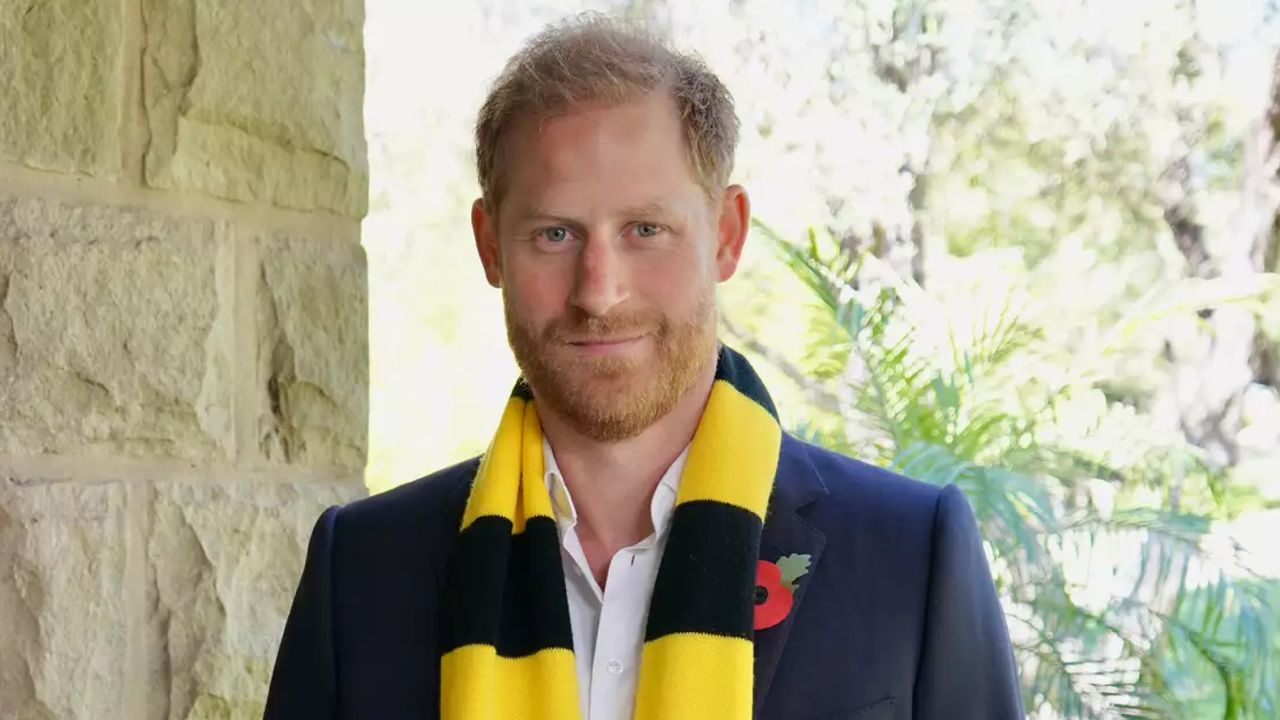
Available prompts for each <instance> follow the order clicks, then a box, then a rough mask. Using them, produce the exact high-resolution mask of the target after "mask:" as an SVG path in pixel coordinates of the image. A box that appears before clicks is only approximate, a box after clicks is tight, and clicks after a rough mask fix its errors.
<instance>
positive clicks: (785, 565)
mask: <svg viewBox="0 0 1280 720" xmlns="http://www.w3.org/2000/svg"><path fill="white" fill-rule="evenodd" d="M809 560H810V556H808V555H783V556H782V557H780V558H778V562H777V563H775V564H776V565H777V566H778V569H779V570H781V571H782V584H783V585H786V586H787V587H788V588H789V589H790V590H791V592H795V591H796V586H797V585H798V584H799V583H800V578H802V577H804V576H805V574H806V573H808V572H809Z"/></svg>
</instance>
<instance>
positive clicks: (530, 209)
mask: <svg viewBox="0 0 1280 720" xmlns="http://www.w3.org/2000/svg"><path fill="white" fill-rule="evenodd" d="M619 214H620V215H621V216H623V217H626V218H632V219H634V218H644V217H657V218H661V219H667V220H682V219H684V214H683V213H681V212H679V211H678V210H676V209H675V208H673V207H672V206H670V205H668V204H667V203H664V202H661V201H658V200H655V201H651V202H646V203H641V204H639V205H632V206H630V207H625V208H623V209H622V210H621V211H619ZM515 219H516V222H520V223H526V222H531V221H535V220H550V221H552V222H556V223H559V224H561V225H565V226H569V227H581V226H582V222H581V221H580V220H576V219H574V218H571V217H569V216H567V215H563V214H561V213H558V212H556V211H555V210H554V209H552V208H548V207H544V206H541V205H530V206H527V207H525V208H523V209H522V210H521V211H520V213H519V214H518V215H517V216H516V218H515Z"/></svg>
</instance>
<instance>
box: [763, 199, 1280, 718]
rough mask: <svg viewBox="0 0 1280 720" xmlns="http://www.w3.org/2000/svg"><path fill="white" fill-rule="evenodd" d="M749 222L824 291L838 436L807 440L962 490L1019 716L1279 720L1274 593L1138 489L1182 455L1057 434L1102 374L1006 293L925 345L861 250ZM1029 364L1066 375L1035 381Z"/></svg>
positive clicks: (921, 300)
mask: <svg viewBox="0 0 1280 720" xmlns="http://www.w3.org/2000/svg"><path fill="white" fill-rule="evenodd" d="M757 229H758V230H760V231H761V232H762V233H763V234H765V235H766V236H767V237H769V238H771V240H772V243H773V245H774V246H775V247H776V248H777V249H778V250H779V253H780V256H781V257H782V259H783V260H784V261H785V263H786V264H787V265H788V267H790V268H791V270H792V271H793V272H794V273H795V275H796V276H797V277H798V278H799V279H800V280H801V281H802V282H803V283H804V284H805V286H806V287H807V288H808V289H809V290H810V292H811V293H812V296H813V299H814V301H815V302H814V305H815V310H816V312H815V313H814V321H813V327H814V343H813V347H812V349H811V352H810V354H809V356H808V358H807V360H808V362H809V363H810V364H811V368H810V369H811V370H812V372H813V375H814V376H815V377H819V378H821V379H822V380H823V381H824V382H825V383H827V384H828V385H829V386H830V387H831V391H832V392H833V393H835V394H836V395H837V396H839V397H840V398H842V406H841V407H842V410H841V414H842V415H843V416H844V417H843V418H842V422H841V423H838V424H837V425H836V427H840V428H842V429H841V430H839V431H836V432H828V433H825V434H823V436H822V437H820V438H817V439H819V440H820V441H821V442H823V443H825V444H827V445H828V446H830V447H834V448H838V449H840V450H843V451H845V452H848V453H850V454H856V455H858V456H859V457H863V458H867V459H869V460H872V461H879V462H882V463H885V464H888V465H890V466H892V467H894V468H896V469H897V470H899V471H901V472H903V473H904V474H907V475H909V476H912V477H916V478H919V479H922V480H925V481H928V482H931V483H936V484H940V485H944V484H950V483H955V484H957V485H959V486H960V488H961V489H962V490H963V491H964V492H965V494H966V496H967V497H968V498H969V501H970V503H971V504H972V505H973V508H974V512H975V514H976V516H977V517H978V519H979V523H980V525H981V527H982V530H983V535H984V540H985V542H986V545H987V549H988V552H989V555H990V558H991V562H992V567H993V571H994V573H995V577H996V584H997V589H998V591H999V592H1000V594H1001V597H1002V599H1003V601H1004V603H1005V605H1006V610H1007V612H1008V619H1009V624H1010V629H1011V633H1012V635H1013V638H1014V641H1015V649H1016V652H1017V655H1018V658H1019V661H1020V666H1021V668H1022V673H1023V681H1024V684H1025V687H1024V695H1025V701H1026V704H1027V708H1028V710H1029V711H1034V710H1035V709H1037V708H1040V707H1042V706H1048V707H1051V708H1052V709H1053V711H1054V712H1055V713H1057V714H1058V715H1059V716H1063V717H1080V718H1094V717H1097V718H1103V717H1114V716H1123V717H1151V718H1157V717H1160V718H1163V717H1211V716H1220V717H1223V718H1270V717H1275V716H1276V713H1277V711H1278V709H1280V706H1278V705H1277V698H1278V697H1280V679H1278V673H1280V647H1277V645H1276V644H1275V638H1276V637H1277V632H1280V627H1278V624H1277V617H1276V611H1277V605H1276V604H1275V601H1274V598H1273V597H1269V596H1268V595H1267V594H1266V593H1265V592H1263V591H1261V590H1260V588H1261V587H1262V586H1261V585H1260V584H1258V583H1257V582H1255V581H1254V580H1252V579H1250V576H1249V574H1248V572H1247V569H1246V568H1244V567H1243V566H1242V564H1241V562H1240V560H1239V557H1238V556H1237V552H1236V550H1237V549H1236V548H1234V547H1228V548H1226V549H1225V550H1224V549H1220V548H1219V549H1217V550H1215V549H1214V543H1215V541H1216V540H1217V536H1216V535H1215V533H1214V525H1213V522H1212V518H1211V517H1209V516H1207V515H1205V514H1200V513H1194V512H1185V511H1177V510H1171V509H1169V508H1167V507H1165V506H1164V505H1163V504H1161V503H1160V502H1159V501H1160V500H1161V499H1162V498H1163V496H1161V495H1160V494H1156V495H1154V496H1150V497H1154V501H1149V502H1145V503H1144V502H1141V501H1140V498H1142V497H1143V495H1142V494H1141V493H1140V492H1136V491H1137V490H1138V489H1141V488H1144V487H1155V488H1162V487H1165V486H1166V483H1165V482H1164V481H1163V480H1161V479H1160V478H1159V477H1158V476H1160V475H1161V474H1162V473H1166V472H1168V471H1169V469H1170V468H1171V467H1174V466H1175V465H1171V464H1169V463H1164V464H1162V463H1151V462H1149V461H1147V460H1145V459H1142V458H1136V459H1133V460H1132V461H1129V462H1118V461H1115V459H1114V458H1110V459H1109V460H1110V461H1108V458H1105V457H1102V458H1100V457H1097V456H1095V455H1094V454H1092V453H1090V452H1088V451H1085V450H1081V449H1079V448H1078V447H1074V446H1073V444H1072V442H1071V438H1070V437H1069V434H1067V433H1063V432H1061V428H1060V427H1057V425H1060V424H1064V423H1065V424H1071V423H1070V422H1069V421H1067V420H1065V419H1064V418H1063V417H1062V415H1061V412H1065V407H1064V406H1065V405H1066V403H1065V402H1063V401H1064V400H1067V399H1069V398H1071V397H1072V396H1078V395H1079V394H1081V393H1084V392H1087V391H1088V390H1090V389H1091V388H1092V389H1096V387H1097V386H1099V385H1101V384H1103V383H1105V381H1106V380H1107V378H1106V377H1105V375H1103V374H1100V373H1099V372H1097V371H1096V368H1095V370H1094V371H1091V372H1088V373H1083V374H1080V373H1071V372H1066V370H1069V368H1059V369H1060V370H1063V372H1057V371H1056V370H1055V369H1054V368H1052V367H1050V366H1048V365H1047V363H1049V362H1050V361H1051V357H1046V353H1045V352H1043V351H1044V348H1043V347H1042V345H1043V344H1044V338H1043V335H1042V333H1040V332H1038V331H1037V329H1036V328H1034V327H1030V326H1028V325H1027V324H1026V323H1024V322H1022V321H1020V320H1019V319H1018V316H1017V314H1016V313H1015V312H1013V311H1012V309H1011V308H1010V307H1009V306H1008V305H1007V304H1006V305H1004V306H1001V307H1000V308H999V309H998V310H997V311H996V312H994V313H989V314H986V313H984V314H982V315H981V316H980V317H979V318H978V319H977V321H976V322H973V323H971V325H970V327H969V328H968V329H966V331H965V332H963V333H961V332H957V331H956V329H955V328H954V327H946V328H943V330H942V331H941V332H942V334H943V335H944V337H930V336H929V335H928V333H926V332H925V331H924V330H922V328H921V327H920V326H919V325H918V324H917V323H915V322H914V321H913V318H914V317H919V313H918V312H916V308H915V307H914V306H925V307H931V303H930V302H929V298H928V295H927V293H925V292H924V291H923V290H921V289H920V288H918V287H913V286H911V285H910V284H909V283H902V282H897V283H894V282H887V283H861V286H860V278H861V277H863V274H862V273H863V271H864V270H865V264H866V263H868V262H873V259H872V258H869V257H865V256H864V257H857V258H855V257H850V256H848V255H847V254H841V253H840V252H838V251H835V250H830V249H827V248H824V246H823V243H822V242H820V241H819V238H818V237H817V235H816V234H813V233H811V234H810V236H809V238H808V239H807V242H806V243H804V244H802V245H799V246H797V245H793V244H791V243H789V242H787V241H785V240H783V239H782V238H780V237H778V235H777V234H776V233H774V232H773V231H772V230H770V229H769V228H768V227H767V226H764V225H759V224H758V225H757ZM1138 307H1139V308H1141V309H1139V310H1135V311H1133V312H1132V314H1133V315H1134V316H1135V317H1134V318H1133V319H1132V322H1131V323H1130V326H1131V328H1132V329H1136V328H1138V327H1139V326H1140V325H1141V324H1142V320H1141V319H1140V317H1143V316H1146V317H1152V316H1154V317H1161V316H1163V315H1164V314H1165V313H1171V312H1180V311H1181V312H1192V313H1194V309H1195V308H1198V307H1200V305H1199V304H1198V303H1191V304H1190V305H1188V306H1187V307H1180V308H1170V307H1162V306H1161V303H1158V302H1157V303H1143V304H1139V305H1138ZM1156 308H1158V310H1154V311H1153V309H1156ZM1069 362H1070V361H1068V363H1067V364H1069ZM1040 375H1050V376H1056V377H1062V378H1067V380H1065V381H1062V382H1058V383H1051V384H1048V385H1046V384H1045V383H1043V382H1040V380H1039V379H1038V377H1037V376H1040ZM1104 410H1105V408H1104ZM1151 444H1152V446H1157V445H1159V441H1158V440H1152V441H1151ZM1171 449H1173V450H1180V451H1181V452H1182V454H1183V456H1184V457H1186V458H1190V457H1194V455H1195V451H1194V448H1190V447H1181V448H1171ZM1189 466H1190V463H1189V462H1180V463H1176V467H1177V468H1179V469H1180V470H1182V471H1185V470H1186V469H1187V468H1188V467H1189ZM1201 470H1202V476H1201V479H1202V481H1203V483H1202V486H1203V487H1206V488H1212V487H1215V486H1216V485H1215V483H1216V482H1218V481H1220V478H1218V477H1216V476H1215V473H1214V472H1213V471H1212V469H1210V468H1208V467H1207V466H1201ZM1165 480H1167V478H1165ZM1184 480H1185V478H1184ZM1210 496H1211V497H1214V496H1216V495H1214V494H1213V493H1211V494H1210ZM1210 708H1212V710H1211V711H1210Z"/></svg>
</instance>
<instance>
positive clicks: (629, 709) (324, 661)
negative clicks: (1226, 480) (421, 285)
mask: <svg viewBox="0 0 1280 720" xmlns="http://www.w3.org/2000/svg"><path fill="white" fill-rule="evenodd" d="M736 139H737V121H736V119H735V117H734V114H733V105H732V100H731V98H730V96H729V93H728V92H727V91H726V90H725V88H724V86H723V85H722V84H721V83H720V81H719V80H718V79H717V78H716V77H715V76H714V75H713V74H711V73H710V72H709V71H708V70H707V69H706V68H705V67H704V66H703V65H702V64H701V63H700V62H698V61H696V60H694V59H692V58H690V57H687V56H684V55H680V54H678V53H675V52H673V51H670V50H669V49H667V48H665V47H664V46H663V45H661V44H660V43H658V42H656V41H654V40H652V39H650V38H648V37H647V36H645V35H643V34H641V33H638V32H635V31H632V30H628V29H626V28H624V27H622V26H618V25H614V24H612V23H610V22H608V21H605V20H602V19H600V18H597V17H589V18H584V19H579V20H577V21H574V22H572V23H569V24H567V25H564V26H560V27H556V28H552V29H550V30H548V31H546V32H544V33H543V34H542V35H540V36H539V37H537V38H536V39H534V40H533V41H532V42H531V43H530V44H529V45H528V46H527V47H526V48H525V49H524V50H522V51H521V52H520V53H519V54H518V55H516V56H515V57H514V58H513V59H512V60H511V61H510V63H509V64H508V65H507V68H506V70H505V71H504V73H503V74H502V75H501V77H500V78H499V79H498V81H497V82H496V84H495V87H494V88H493V90H492V91H491V93H490V95H489V98H488V100H487V101H486V103H485V105H484V107H483V109H482V110H481V113H480V117H479V121H478V123H477V132H476V140H477V164H478V171H479V177H480V185H481V189H482V193H483V197H481V198H480V199H479V200H477V201H476V202H475V205H474V206H473V208H472V214H471V218H472V227H473V231H474V234H475V240H476V247H477V250H478V251H479V256H480V260H481V263H482V265H483V268H484V272H485V276H486V278H487V279H488V281H489V283H490V284H492V285H493V286H494V287H497V288H501V289H502V294H503V298H504V303H505V313H506V322H507V331H508V336H509V339H510V344H511V348H512V350H513V352H514V354H515V356H516V359H517V360H518V362H519V365H520V368H521V370H522V373H523V376H522V379H521V380H520V382H518V383H517V385H516V387H515V390H514V391H513V393H512V396H511V399H510V401H509V402H508V404H507V407H506V410H505V412H504V414H503V416H502V419H501V421H500V422H499V426H498V431H497V434H496V436H495V438H494V440H493V442H492V444H491V445H490V447H489V450H488V451H487V452H486V453H485V455H484V456H483V458H482V459H478V460H471V461H468V462H465V463H463V464H461V465H457V466H455V467H452V468H449V469H446V470H442V471H440V472H438V473H436V474H434V475H431V476H429V477H426V478H423V479H421V480H418V481H416V482H413V483H410V484H408V485H406V486H403V487H401V488H398V489H396V490H393V491H391V492H388V493H384V494H382V495H379V496H376V497H372V498H368V499H366V500H362V501H359V502H356V503H353V504H351V505H348V506H346V507H343V508H331V509H330V510H328V511H327V512H325V513H324V515H323V516H322V517H321V518H320V520H319V522H318V523H317V525H316V529H315V532H314V534H313V536H312V540H311V546H310V550H309V552H308V557H307V562H306V569H305V570H304V572H303V576H302V580H301V583H300V586H299V588H298V593H297V597H296V599H295V601H294V605H293V609H292V611H291V613H290V616H289V620H288V624H287V626H286V628H285V632H284V638H283V641H282V644H281V648H280V654H279V657H278V659H277V662H276V668H275V674H274V677H273V678H272V685H271V693H270V697H269V699H268V703H267V710H266V717H267V718H269V720H286V719H292V718H378V719H379V720H396V719H399V718H405V719H408V718H414V719H415V720H420V719H422V718H446V719H448V720H456V719H462V718H466V719H467V720H477V719H478V720H488V719H496V718H557V719H558V718H575V717H580V718H584V719H586V720H623V719H624V718H625V719H629V718H632V717H635V718H654V719H661V720H671V719H680V718H696V719H697V720H711V719H718V718H724V719H726V720H748V718H765V719H769V720H782V719H784V718H785V719H787V720H790V719H793V718H801V719H803V718H814V719H817V718H827V719H835V718H859V719H860V720H872V719H875V718H948V719H952V718H984V719H991V718H996V719H1003V718H1015V717H1021V716H1022V712H1021V708H1020V700H1019V692H1018V686H1017V681H1016V676H1015V671H1014V660H1013V655H1012V651H1011V648H1010V643H1009V639H1008V634H1007V630H1006V627H1005V624H1004V619H1003V615H1002V613H1001V609H1000V605H999V603H998V601H997V598H996V595H995V591H994V588H993V585H992V581H991V576H990V572H989V570H988V568H987V564H986V560H985V558H984V555H983V550H982V545H981V542H980V540H979V537H978V532H977V528H976V526H975V523H974V519H973V515H972V513H971V512H970V510H969V507H968V505H967V504H966V503H965V501H964V498H963V496H962V495H961V494H960V492H959V491H958V490H957V489H956V488H955V487H947V488H941V489H940V488H936V487H933V486H927V485H924V484H920V483H916V482H913V481H910V480H907V479H904V478H901V477H898V476H896V475H893V474H891V473H889V472H887V471H884V470H880V469H876V468H873V467H870V466H868V465H865V464H862V463H860V462H858V461H856V460H852V459H849V458H846V457H842V456H838V455H835V454H833V453H830V452H826V451H824V450H821V449H819V448H816V447H813V446H811V445H807V444H805V443H802V442H800V441H799V440H796V439H794V438H792V437H790V436H788V435H786V434H784V433H783V432H782V431H781V430H780V428H779V426H778V421H777V415H776V412H774V408H773V405H772V402H771V401H770V399H769V396H768V393H767V391H766V390H765V389H764V387H763V385H762V384H761V383H760V381H759V379H758V377H757V376H756V375H755V374H754V372H753V371H752V370H751V367H750V365H749V364H747V362H746V360H745V359H743V358H742V357H741V356H739V355H737V354H736V353H734V352H733V351H732V350H730V349H728V348H724V347H722V346H720V345H719V343H718V342H717V339H716V304H715V286H716V284H717V283H718V282H722V281H724V280H727V279H729V278H730V277H731V276H732V275H733V274H734V272H735V270H736V268H737V265H738V260H739V257H740V255H741V252H742V248H743V243H744V241H745V239H746V236H747V230H748V221H749V213H750V206H749V203H748V198H747V193H746V191H745V190H744V189H743V188H742V187H741V186H738V185H730V184H728V176H729V173H730V170H731V166H732V163H733V152H734V145H735V143H736ZM493 381H494V382H499V381H500V380H498V379H496V378H495V379H493Z"/></svg>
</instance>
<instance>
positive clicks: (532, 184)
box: [502, 92, 702, 215]
mask: <svg viewBox="0 0 1280 720" xmlns="http://www.w3.org/2000/svg"><path fill="white" fill-rule="evenodd" d="M507 143H508V145H507V148H506V151H507V152H506V159H505V162H504V165H505V174H506V183H507V192H506V194H505V198H504V200H503V203H502V204H503V206H504V207H503V214H504V215H506V214H507V213H506V210H507V209H508V208H510V209H511V211H512V212H513V213H518V212H520V211H521V210H522V209H526V208H528V207H543V208H545V207H554V208H560V209H563V210H565V211H566V212H575V213H584V214H585V213H598V212H606V211H607V210H608V209H609V208H621V207H634V206H637V205H643V204H653V203H664V204H672V205H683V204H684V203H686V202H688V200H689V199H690V198H694V199H697V198H700V197H701V196H702V188H701V186H700V185H699V184H698V182H697V180H696V178H695V177H694V174H693V172H692V169H691V168H690V166H689V161H688V156H687V153H686V151H685V145H684V139H683V129H682V127H681V124H680V117H679V115H678V113H677V110H676V105H675V101H674V100H673V99H672V98H671V96H670V94H669V93H665V92H654V93H649V94H648V95H645V96H643V97H640V98H637V99H635V100H632V101H629V102H626V103H623V104H620V105H612V106H603V105H592V106H583V107H579V108H575V109H573V110H571V111H570V112H568V113H565V114H562V115H559V116H556V117H552V118H548V119H543V120H540V121H538V120H532V119H530V120H525V121H521V122H518V123H516V125H515V126H514V127H513V128H512V129H511V133H510V135H509V136H508V138H507Z"/></svg>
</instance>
